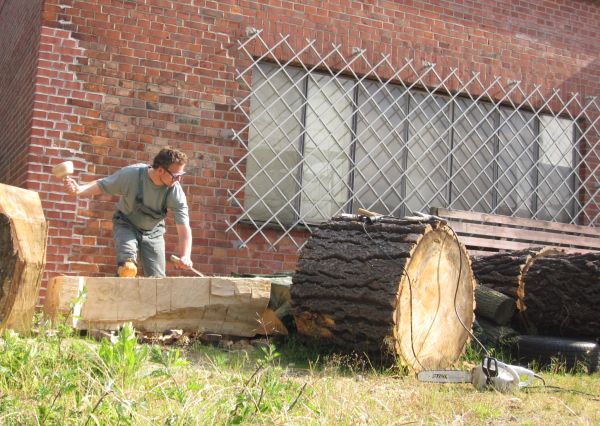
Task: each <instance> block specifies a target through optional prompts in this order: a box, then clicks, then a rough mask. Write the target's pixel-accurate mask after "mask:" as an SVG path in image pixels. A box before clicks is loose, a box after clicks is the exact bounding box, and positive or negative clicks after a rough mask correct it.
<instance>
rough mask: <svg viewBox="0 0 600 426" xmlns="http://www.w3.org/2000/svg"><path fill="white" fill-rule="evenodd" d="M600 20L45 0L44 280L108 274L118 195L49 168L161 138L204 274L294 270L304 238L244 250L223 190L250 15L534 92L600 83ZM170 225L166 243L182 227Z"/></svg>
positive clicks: (565, 14)
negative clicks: (83, 192)
mask: <svg viewBox="0 0 600 426" xmlns="http://www.w3.org/2000/svg"><path fill="white" fill-rule="evenodd" d="M400 3H406V4H400ZM1 13H2V14H4V12H1ZM598 22H600V3H598V2H595V1H591V0H579V1H566V0H565V1H551V0H549V1H543V2H540V1H508V0H501V1H489V0H485V1H484V0H481V1H473V2H463V3H458V2H449V1H434V0H432V1H428V2H395V1H378V2H372V1H369V2H365V1H351V0H329V1H281V0H269V1H244V0H235V1H234V0H231V1H201V0H179V1H171V0H145V1H134V0H128V1H117V0H85V1H79V0H61V1H59V0H46V1H45V4H44V12H43V27H42V44H41V48H40V66H39V75H38V85H37V90H36V108H35V114H36V115H35V118H36V119H37V120H40V121H39V122H37V125H36V126H35V130H36V132H35V133H36V134H35V138H34V142H33V144H32V150H34V152H35V154H36V155H37V157H36V158H37V159H34V160H32V164H36V163H38V161H39V162H40V163H41V160H42V159H44V158H45V159H47V163H49V164H47V165H43V164H42V167H41V170H40V171H41V173H39V175H37V176H36V179H37V181H38V182H39V185H40V189H42V190H45V191H44V192H45V195H44V206H45V208H46V211H47V212H48V216H49V219H50V225H51V231H50V232H51V237H50V241H49V257H48V268H47V274H46V278H48V277H49V276H52V275H55V274H57V273H85V274H90V275H96V274H97V275H105V274H112V273H113V271H114V267H113V263H114V256H113V249H112V241H111V236H110V227H111V224H110V216H111V213H112V210H113V208H114V199H113V198H111V197H106V196H104V197H99V198H96V199H94V200H89V201H88V200H79V201H76V200H74V199H72V198H71V197H66V196H64V195H62V194H61V191H60V185H58V184H57V183H56V182H53V181H52V180H48V178H47V173H48V172H49V169H50V166H51V165H52V164H56V163H57V162H59V161H61V160H64V159H76V165H77V170H78V176H79V178H80V179H81V180H84V181H85V180H91V179H95V178H98V177H101V176H104V175H106V174H108V173H112V172H114V171H116V170H117V169H118V168H119V167H122V166H124V165H126V164H130V163H132V162H139V161H142V162H149V161H150V160H151V158H152V157H153V156H154V154H155V153H156V152H157V151H158V150H159V149H160V148H161V147H163V146H165V145H171V146H174V147H177V148H180V149H182V150H184V151H186V152H187V153H188V154H189V155H190V157H191V164H190V166H189V171H190V172H191V173H190V176H188V177H186V179H185V181H184V189H185V190H186V193H187V194H188V200H189V202H190V209H191V219H192V228H193V234H194V240H193V245H194V249H193V260H194V262H195V263H196V265H197V266H198V268H199V269H200V270H202V271H204V272H206V273H208V274H228V273H231V272H260V271H262V272H272V271H280V270H293V269H294V267H295V261H296V247H295V246H292V245H291V244H290V245H289V246H283V247H281V246H280V247H278V251H277V252H273V251H269V250H268V248H267V246H266V245H263V244H262V243H260V242H256V243H253V245H251V246H250V247H248V248H246V249H242V250H238V249H236V248H235V241H234V236H233V235H232V234H229V233H226V232H225V229H226V225H225V221H226V220H227V219H229V218H230V217H232V215H236V214H237V210H236V208H235V207H233V206H231V205H230V204H229V203H228V201H227V189H231V188H236V186H237V185H239V183H240V182H239V180H237V179H239V178H238V177H237V176H236V174H235V173H233V172H230V171H229V167H230V163H229V159H230V158H238V157H239V156H240V155H241V153H243V150H242V147H240V146H238V145H237V144H236V143H234V142H233V141H232V140H231V139H229V138H228V137H227V130H228V129H231V128H233V129H239V128H241V127H242V126H243V123H244V117H243V115H242V114H241V113H240V112H238V111H236V110H235V109H234V108H233V105H234V99H235V98H236V97H239V96H240V95H244V93H243V90H242V87H243V85H241V84H238V82H237V81H236V80H235V73H236V68H240V67H243V66H246V65H247V64H246V63H244V61H243V60H242V59H241V54H240V53H239V52H238V51H237V50H236V43H237V41H238V40H241V39H243V38H244V37H245V36H246V28H247V27H255V28H260V29H263V30H264V32H263V36H264V38H266V39H271V40H276V39H278V38H279V33H283V34H290V35H291V37H290V39H289V40H290V43H292V44H293V45H296V46H303V45H304V44H305V39H306V38H309V39H315V40H316V43H315V46H316V48H317V49H320V50H328V49H329V47H330V45H331V43H341V44H342V45H343V50H344V52H346V54H350V52H351V49H352V48H353V47H359V48H363V49H367V55H368V56H369V59H370V60H371V62H373V61H374V59H375V58H379V57H380V54H382V53H386V54H390V55H391V60H392V61H395V62H396V63H400V62H402V61H403V60H404V58H405V57H409V58H413V59H414V60H415V64H416V66H418V65H420V64H422V63H423V62H424V61H429V62H434V63H436V64H438V67H440V68H439V70H440V72H442V73H443V72H447V71H448V70H449V69H451V68H454V67H456V68H458V69H459V74H460V75H461V77H464V76H470V75H471V72H473V71H476V72H479V73H480V79H481V80H482V82H483V86H485V85H486V83H489V82H491V81H492V80H493V79H494V78H495V76H501V77H503V78H506V79H514V80H521V81H522V82H523V84H524V85H525V86H527V87H526V88H527V89H528V88H530V87H533V86H534V85H536V84H541V85H542V90H548V91H550V90H552V89H554V88H560V89H562V90H564V91H567V92H568V91H576V92H579V93H581V94H582V95H583V96H586V95H597V94H599V92H600V83H599V81H600V62H599V57H598V49H597V46H598V45H599V44H600V28H599V26H598V25H597V23H598ZM282 59H286V58H282ZM357 71H358V72H360V70H357ZM382 77H385V76H382ZM524 90H525V89H524ZM169 224H170V228H171V229H170V233H169V236H168V238H167V243H168V248H169V251H171V250H173V249H174V247H175V242H176V235H175V232H174V230H173V229H172V222H169ZM239 232H250V230H249V229H248V230H244V229H241V230H239ZM269 232H274V231H269ZM294 238H295V239H296V240H298V239H301V238H302V234H301V233H300V231H298V234H297V235H294Z"/></svg>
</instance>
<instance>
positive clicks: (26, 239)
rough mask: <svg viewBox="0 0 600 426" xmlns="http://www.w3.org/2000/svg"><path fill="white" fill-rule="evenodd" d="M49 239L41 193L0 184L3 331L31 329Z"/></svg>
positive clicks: (0, 312)
mask: <svg viewBox="0 0 600 426" xmlns="http://www.w3.org/2000/svg"><path fill="white" fill-rule="evenodd" d="M47 237H48V224H47V223H46V219H45V217H44V212H43V210H42V204H41V201H40V197H39V195H38V193H37V192H34V191H29V190H26V189H22V188H17V187H14V186H9V185H4V184H0V331H1V330H5V329H8V328H9V329H13V330H15V331H18V332H22V333H26V332H28V331H29V330H30V328H31V323H32V320H33V313H34V311H35V306H36V303H37V300H38V293H39V290H40V284H41V282H42V274H43V272H44V266H45V264H46V243H47Z"/></svg>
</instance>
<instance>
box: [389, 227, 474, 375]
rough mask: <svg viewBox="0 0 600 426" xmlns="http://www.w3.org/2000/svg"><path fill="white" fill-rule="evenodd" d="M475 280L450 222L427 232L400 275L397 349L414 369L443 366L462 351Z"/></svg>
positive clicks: (467, 334) (471, 315)
mask: <svg viewBox="0 0 600 426" xmlns="http://www.w3.org/2000/svg"><path fill="white" fill-rule="evenodd" d="M474 286H475V280H474V278H473V274H472V272H471V265H470V260H469V257H468V255H467V252H466V250H465V249H464V247H463V246H461V245H460V244H459V243H458V242H457V241H456V239H455V238H454V237H453V235H452V234H451V232H450V231H449V229H448V228H447V227H441V228H439V229H436V230H433V231H431V232H429V233H427V234H425V235H424V236H423V238H422V239H421V241H419V244H418V246H417V247H416V249H415V250H414V252H413V253H412V254H411V257H410V261H409V263H408V265H407V267H406V272H405V273H404V274H403V276H402V279H401V281H400V297H399V302H398V305H397V308H396V311H395V314H396V326H395V327H394V338H395V341H396V342H397V345H396V353H397V354H398V355H399V356H400V357H401V358H402V360H403V362H404V363H405V364H406V365H407V366H408V367H409V368H410V369H412V370H415V371H418V370H422V369H433V368H443V367H446V366H449V365H451V364H452V363H453V362H455V361H456V360H457V359H458V357H459V356H460V355H461V354H462V353H463V351H464V348H465V346H466V343H467V341H468V338H469V331H470V330H471V328H472V325H473V320H474V315H473V309H474V296H473V291H474Z"/></svg>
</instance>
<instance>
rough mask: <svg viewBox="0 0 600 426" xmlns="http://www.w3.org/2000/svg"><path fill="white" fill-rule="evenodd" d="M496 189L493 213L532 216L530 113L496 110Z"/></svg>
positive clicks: (532, 121) (532, 134)
mask: <svg viewBox="0 0 600 426" xmlns="http://www.w3.org/2000/svg"><path fill="white" fill-rule="evenodd" d="M500 123H501V125H500V128H499V130H498V139H499V141H500V144H499V146H500V149H499V153H498V183H497V185H496V188H497V190H498V198H497V206H496V210H495V211H494V213H498V214H503V215H508V216H519V217H532V215H533V202H534V189H535V187H534V184H535V182H534V177H535V169H534V162H535V161H534V159H535V148H536V147H535V119H534V118H533V114H531V113H529V112H524V111H515V110H512V109H508V108H502V109H501V110H500Z"/></svg>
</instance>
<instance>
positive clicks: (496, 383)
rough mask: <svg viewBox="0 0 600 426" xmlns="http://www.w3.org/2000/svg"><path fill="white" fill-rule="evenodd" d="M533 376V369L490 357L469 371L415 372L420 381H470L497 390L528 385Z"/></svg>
mask: <svg viewBox="0 0 600 426" xmlns="http://www.w3.org/2000/svg"><path fill="white" fill-rule="evenodd" d="M522 377H526V380H525V381H521V378H522ZM534 378H535V373H534V372H533V371H531V370H529V369H527V368H525V367H520V366H518V365H509V364H505V363H503V362H500V361H498V360H497V359H496V358H492V357H484V358H483V359H482V360H481V364H480V365H478V366H477V367H475V368H473V370H471V371H461V370H426V371H421V372H420V373H419V374H417V379H418V380H420V381H422V382H433V383H472V384H473V386H475V388H476V389H477V390H485V389H495V390H497V391H499V392H512V391H515V390H517V389H520V388H522V387H525V386H529V385H531V384H532V383H533V380H534Z"/></svg>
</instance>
